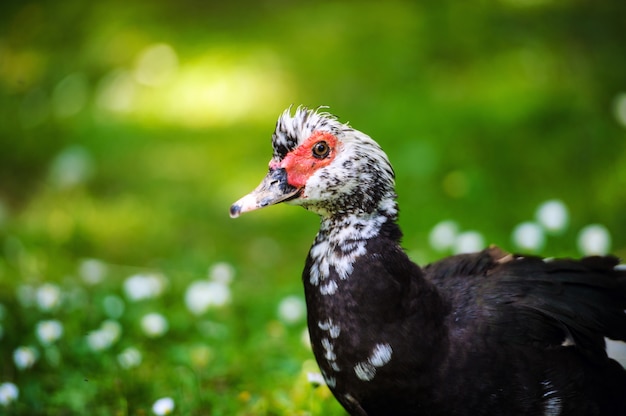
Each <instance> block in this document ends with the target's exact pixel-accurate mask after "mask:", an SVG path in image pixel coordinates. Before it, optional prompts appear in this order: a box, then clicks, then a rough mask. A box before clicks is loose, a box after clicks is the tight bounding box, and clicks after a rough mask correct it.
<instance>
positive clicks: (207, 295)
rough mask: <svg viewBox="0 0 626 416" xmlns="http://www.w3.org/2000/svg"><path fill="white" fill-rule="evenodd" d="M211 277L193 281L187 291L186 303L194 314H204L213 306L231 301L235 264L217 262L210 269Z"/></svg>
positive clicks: (219, 305)
mask: <svg viewBox="0 0 626 416" xmlns="http://www.w3.org/2000/svg"><path fill="white" fill-rule="evenodd" d="M208 274H209V276H208V277H209V278H208V279H203V280H196V281H193V282H191V284H190V285H189V287H188V288H187V291H186V292H185V305H186V306H187V309H188V310H189V311H190V312H191V313H193V314H194V315H202V314H203V313H205V312H206V311H208V310H209V309H211V308H219V307H222V306H225V305H227V304H229V303H230V300H231V292H230V283H231V282H232V281H233V278H234V276H235V270H234V268H233V266H231V265H230V264H228V263H224V262H222V263H217V264H215V265H213V266H212V267H211V268H210V269H209V273H208Z"/></svg>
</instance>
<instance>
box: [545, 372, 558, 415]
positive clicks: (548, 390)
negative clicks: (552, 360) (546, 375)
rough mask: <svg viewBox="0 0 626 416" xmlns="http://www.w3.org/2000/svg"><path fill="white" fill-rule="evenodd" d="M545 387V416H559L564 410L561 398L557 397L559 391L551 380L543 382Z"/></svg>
mask: <svg viewBox="0 0 626 416" xmlns="http://www.w3.org/2000/svg"><path fill="white" fill-rule="evenodd" d="M541 385H542V386H543V391H544V393H543V399H544V408H543V416H559V415H560V414H561V410H562V409H563V404H562V403H561V398H560V397H559V396H557V393H558V392H557V391H556V389H555V388H554V385H553V384H552V382H551V381H550V380H544V381H542V382H541Z"/></svg>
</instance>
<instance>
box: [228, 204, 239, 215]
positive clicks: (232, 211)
mask: <svg viewBox="0 0 626 416" xmlns="http://www.w3.org/2000/svg"><path fill="white" fill-rule="evenodd" d="M240 214H241V205H239V204H233V205H231V207H230V218H237V217H238V216H239V215H240Z"/></svg>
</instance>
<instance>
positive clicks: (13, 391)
mask: <svg viewBox="0 0 626 416" xmlns="http://www.w3.org/2000/svg"><path fill="white" fill-rule="evenodd" d="M19 395H20V391H19V389H18V388H17V386H16V385H15V384H13V383H9V382H6V383H2V384H0V405H2V406H5V407H6V406H8V405H10V404H11V403H12V402H14V401H16V400H17V398H18V397H19Z"/></svg>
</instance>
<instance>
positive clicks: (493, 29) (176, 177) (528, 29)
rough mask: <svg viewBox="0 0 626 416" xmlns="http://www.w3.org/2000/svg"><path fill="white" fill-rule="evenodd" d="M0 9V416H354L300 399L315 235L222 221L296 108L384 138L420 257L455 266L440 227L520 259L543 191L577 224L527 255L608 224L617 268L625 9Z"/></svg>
mask: <svg viewBox="0 0 626 416" xmlns="http://www.w3.org/2000/svg"><path fill="white" fill-rule="evenodd" d="M0 9H1V13H0V413H7V414H15V415H18V414H20V415H22V414H24V415H26V414H28V415H34V414H49V415H55V414H81V413H83V414H84V412H85V411H88V412H89V414H103V415H108V414H117V415H126V414H129V415H141V414H152V413H153V412H156V413H157V414H159V413H164V412H166V411H167V409H165V410H163V409H160V408H158V406H156V405H155V407H154V408H153V404H154V403H155V402H156V401H157V400H158V399H160V398H163V397H171V398H172V399H173V403H174V409H173V413H174V414H185V415H187V414H197V415H205V414H211V415H232V414H239V415H263V414H268V415H282V414H302V415H304V414H325V415H330V414H337V415H341V414H343V412H342V410H341V409H340V408H339V406H338V405H337V404H336V403H335V401H334V399H332V397H331V396H330V394H329V392H328V390H327V389H326V387H324V386H321V387H317V386H316V384H315V383H310V382H309V373H315V372H316V371H317V369H316V366H315V364H314V362H312V361H311V360H312V354H311V352H310V350H309V349H308V347H307V346H306V339H304V338H305V337H304V335H303V334H304V329H305V323H304V317H303V311H302V288H301V283H300V278H299V276H300V273H301V268H302V266H303V263H304V259H305V256H306V252H307V250H308V248H309V244H310V243H311V241H312V239H313V237H314V235H315V232H316V230H317V225H318V220H317V218H316V217H315V215H313V214H310V213H306V212H305V211H303V210H301V209H296V208H293V207H287V206H278V207H273V208H271V209H268V210H263V211H260V212H256V213H254V214H250V215H246V216H244V217H243V218H241V219H238V220H236V221H235V220H230V219H229V218H228V208H229V206H230V204H231V203H232V202H234V201H235V200H236V199H238V198H239V197H240V196H242V195H243V194H244V193H246V192H248V191H249V190H251V189H252V188H254V187H255V186H256V185H257V183H258V181H259V180H260V179H261V178H262V176H263V175H264V173H265V171H266V169H267V162H268V160H269V158H270V157H271V145H270V136H271V133H272V131H273V128H274V124H275V121H276V118H277V116H278V115H279V114H280V113H281V112H282V111H283V110H284V109H285V108H286V107H288V106H289V105H291V104H295V105H298V104H304V105H307V106H310V107H317V106H320V105H328V106H329V107H330V109H329V111H330V112H331V113H333V114H336V115H337V116H339V117H340V119H341V120H342V121H348V122H350V124H351V125H352V126H354V127H355V128H357V129H359V130H362V131H364V132H366V133H368V134H369V135H370V136H372V137H373V138H374V139H376V140H377V141H378V142H379V143H380V144H381V145H382V146H383V148H384V149H385V150H386V152H387V153H388V155H389V157H390V159H391V161H392V163H393V165H394V168H395V170H396V174H397V189H398V194H399V201H400V206H401V209H402V212H401V217H400V223H401V226H402V227H403V229H404V232H405V235H406V236H405V239H404V246H405V247H406V248H407V250H408V251H409V252H410V253H411V256H412V257H413V258H415V259H416V260H417V261H420V262H428V261H433V260H435V259H437V258H438V257H440V256H442V255H445V254H449V253H451V252H452V250H451V249H445V250H443V251H441V250H439V251H438V250H435V248H433V247H432V246H431V244H429V233H430V232H431V230H432V229H433V227H434V226H435V225H436V224H437V223H439V222H440V221H442V220H451V221H454V224H456V227H457V228H458V231H464V230H476V231H478V232H480V235H481V236H482V239H483V242H484V243H485V244H490V243H495V244H498V245H500V246H501V247H503V248H505V249H507V250H511V251H515V250H519V249H520V245H519V244H516V243H515V241H513V240H512V238H511V233H512V230H513V229H514V228H515V227H516V226H517V225H518V224H520V223H523V222H527V221H531V222H533V221H534V216H535V211H536V210H537V207H538V206H540V204H542V203H543V202H544V201H547V200H551V199H558V200H560V201H561V202H562V203H563V204H564V206H565V207H566V208H567V210H568V212H569V216H568V217H567V218H568V220H567V222H566V226H563V227H561V228H560V229H559V230H557V231H556V232H551V233H546V235H545V236H544V237H545V240H544V243H543V244H539V245H537V247H535V248H533V249H532V250H531V251H536V252H538V253H540V254H543V255H549V256H555V255H559V256H579V255H581V251H580V249H579V247H578V246H579V244H578V243H577V241H578V239H579V232H580V230H581V229H583V227H585V226H587V225H589V224H601V225H602V226H603V227H604V228H602V229H604V230H606V231H607V232H608V235H610V245H608V240H606V239H605V242H606V243H607V244H606V246H607V247H608V249H609V250H610V251H611V252H613V253H615V254H617V255H620V256H622V257H626V43H625V42H624V41H625V40H626V25H625V24H624V22H626V2H624V1H622V0H607V1H603V2H594V1H591V0H568V1H556V0H500V1H486V0H484V1H478V0H476V1H465V2H454V1H451V0H445V1H434V2H419V3H418V2H412V1H387V2H377V1H373V2H370V1H360V2H351V1H321V2H291V1H282V0H267V1H256V2H253V1H246V2H236V1H235V2H216V1H198V0H183V1H177V2H165V1H147V0H139V1H132V2H131V1H115V0H107V1H101V2H92V3H91V4H87V3H85V2H79V1H73V0H70V1H66V2H51V1H43V2H30V1H8V2H6V1H5V2H4V3H3V5H2V6H1V8H0ZM453 228H454V227H453ZM605 234H607V233H605ZM522 248H524V247H522ZM137 276H139V277H140V278H139V279H137ZM133 277H134V278H136V279H135V282H137V281H139V282H140V284H139V286H140V291H141V290H144V291H145V288H146V287H151V286H150V285H151V284H154V285H155V287H154V288H153V289H154V290H152V291H150V290H148V292H147V294H145V293H144V295H143V296H137V295H136V293H135V294H133V293H134V292H133V290H134V289H133V283H132V282H133V281H132V280H131V279H132V278H133ZM141 278H146V279H147V280H141ZM150 278H153V279H152V280H150ZM150 282H152V283H150ZM155 282H156V283H155ZM194 282H195V283H199V284H200V286H193V284H194ZM203 284H204V286H203ZM141 288H143V289H141ZM198 288H200V289H202V290H204V289H206V297H204V298H202V297H201V299H200V306H193V305H194V304H193V301H194V300H193V295H192V294H190V293H204V292H202V290H200V289H198ZM195 289H198V290H195ZM202 299H204V302H205V303H204V304H202V302H203V300H202ZM206 299H209V301H207V300H206ZM197 301H198V300H197V299H196V302H197ZM196 305H197V304H196ZM149 314H153V315H152V316H155V315H154V314H156V316H160V317H161V318H159V319H161V321H163V320H164V321H165V322H166V323H167V325H166V327H165V328H161V330H151V329H150V325H149V324H148V323H146V322H147V321H149V319H144V318H146V316H147V315H149ZM159 319H156V321H159ZM51 321H52V322H56V323H57V324H60V325H61V327H62V328H63V329H62V335H58V334H57V335H54V332H46V329H45V328H49V326H48V327H46V326H45V325H44V326H40V324H41V323H42V322H48V323H49V322H51ZM153 321H154V320H153ZM151 322H152V321H151ZM55 325H56V324H55ZM53 327H54V326H53ZM57 327H58V325H57ZM111 327H114V329H113V332H112V334H113V335H111V333H109V332H106V330H105V329H106V328H111ZM115 328H117V329H115ZM157 329H158V324H157ZM116 331H117V332H116ZM104 333H108V334H109V335H107V336H108V337H109V338H107V336H105V337H104V339H105V341H106V342H104V344H102V343H101V344H97V343H96V344H94V343H93V342H92V341H94V340H97V339H98V336H100V335H102V334H104ZM46 334H47V335H46ZM50 334H52V335H50ZM90 337H91V338H90ZM98 345H99V346H98ZM16 351H21V352H20V353H16ZM24 351H26V352H27V354H26V356H28V353H30V354H31V355H30V356H31V357H32V360H30V361H29V360H26V364H24V363H23V362H22V361H20V358H19V357H21V355H20V354H21V353H22V352H24ZM29 351H30V352H29ZM129 351H131V352H136V353H138V354H139V356H140V359H139V360H138V361H137V360H136V359H134V360H133V359H130V361H128V360H127V359H128V357H129V355H128V354H130V356H132V355H133V354H132V353H129ZM124 354H126V355H124ZM136 355H137V354H135V356H136ZM120 357H122V358H120ZM124 357H126V358H124ZM131 358H132V357H131ZM3 383H4V384H3ZM7 383H11V384H12V385H14V386H15V387H17V389H18V391H19V393H18V397H17V398H16V399H10V397H13V396H14V395H11V394H9V395H8V396H6V394H7V393H6V391H8V390H6V389H5V390H2V386H4V387H5V388H6V386H7V385H8V384H7ZM3 392H4V394H5V396H3ZM3 397H9V399H7V400H5V401H3Z"/></svg>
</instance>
